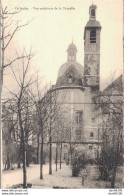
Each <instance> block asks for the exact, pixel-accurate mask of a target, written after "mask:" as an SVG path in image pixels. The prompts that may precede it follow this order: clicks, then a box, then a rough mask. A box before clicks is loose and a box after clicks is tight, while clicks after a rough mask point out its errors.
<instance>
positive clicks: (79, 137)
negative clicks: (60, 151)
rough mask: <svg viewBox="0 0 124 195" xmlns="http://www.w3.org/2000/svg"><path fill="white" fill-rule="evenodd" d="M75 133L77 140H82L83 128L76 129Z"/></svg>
mask: <svg viewBox="0 0 124 195" xmlns="http://www.w3.org/2000/svg"><path fill="white" fill-rule="evenodd" d="M75 134H76V141H81V130H80V129H77V130H76V131H75Z"/></svg>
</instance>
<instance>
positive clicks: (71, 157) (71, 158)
mask: <svg viewBox="0 0 124 195" xmlns="http://www.w3.org/2000/svg"><path fill="white" fill-rule="evenodd" d="M70 156H71V165H72V147H71V143H70Z"/></svg>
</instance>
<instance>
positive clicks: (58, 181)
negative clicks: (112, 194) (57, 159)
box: [3, 164, 123, 189]
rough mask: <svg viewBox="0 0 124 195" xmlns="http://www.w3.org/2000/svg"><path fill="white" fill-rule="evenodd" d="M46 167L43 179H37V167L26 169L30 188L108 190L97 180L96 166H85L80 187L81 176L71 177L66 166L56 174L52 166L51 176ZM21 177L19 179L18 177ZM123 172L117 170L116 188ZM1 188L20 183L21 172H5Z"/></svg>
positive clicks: (108, 183)
mask: <svg viewBox="0 0 124 195" xmlns="http://www.w3.org/2000/svg"><path fill="white" fill-rule="evenodd" d="M48 169H49V166H48V165H44V171H43V173H44V178H43V179H42V180H40V179H39V165H31V166H30V167H29V168H28V169H27V179H28V182H30V183H32V188H35V189H37V188H39V189H46V188H70V189H82V188H110V182H109V181H108V182H103V181H102V180H99V179H98V169H97V167H96V166H91V165H89V166H87V171H86V172H85V171H83V172H82V175H84V174H85V176H86V177H85V180H84V184H83V185H82V175H80V176H79V177H72V172H71V167H70V166H69V165H66V164H62V169H60V168H59V167H58V170H57V172H56V170H55V165H53V174H52V175H49V174H48ZM20 176H21V177H20ZM122 178H123V171H122V167H119V168H118V172H117V177H116V188H122V182H123V181H122ZM3 181H4V183H3V188H7V187H11V186H12V185H14V184H18V183H21V182H22V170H17V171H16V170H14V171H8V172H7V171H5V172H4V173H3Z"/></svg>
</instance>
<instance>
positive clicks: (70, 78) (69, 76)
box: [68, 74, 73, 83]
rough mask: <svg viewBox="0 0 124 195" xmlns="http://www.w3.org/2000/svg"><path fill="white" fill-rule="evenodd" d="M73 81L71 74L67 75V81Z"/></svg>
mask: <svg viewBox="0 0 124 195" xmlns="http://www.w3.org/2000/svg"><path fill="white" fill-rule="evenodd" d="M72 81H73V77H72V75H71V74H69V75H68V83H72Z"/></svg>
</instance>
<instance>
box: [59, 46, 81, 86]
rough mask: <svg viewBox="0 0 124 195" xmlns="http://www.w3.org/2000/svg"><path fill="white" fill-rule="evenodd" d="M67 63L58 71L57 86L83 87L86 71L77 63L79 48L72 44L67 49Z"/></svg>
mask: <svg viewBox="0 0 124 195" xmlns="http://www.w3.org/2000/svg"><path fill="white" fill-rule="evenodd" d="M67 52H68V56H67V62H66V63H64V64H63V65H61V67H60V68H59V71H58V78H57V83H56V85H57V86H66V85H80V86H82V80H83V74H84V69H83V66H82V65H81V64H79V63H78V62H77V61H76V53H77V47H76V46H75V44H74V43H71V44H70V45H69V46H68V49H67Z"/></svg>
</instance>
